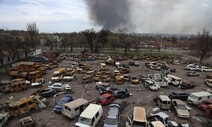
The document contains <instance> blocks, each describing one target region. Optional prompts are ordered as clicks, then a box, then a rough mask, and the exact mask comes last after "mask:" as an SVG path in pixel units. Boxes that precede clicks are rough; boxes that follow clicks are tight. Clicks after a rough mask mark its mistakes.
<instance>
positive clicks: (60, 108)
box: [54, 105, 63, 110]
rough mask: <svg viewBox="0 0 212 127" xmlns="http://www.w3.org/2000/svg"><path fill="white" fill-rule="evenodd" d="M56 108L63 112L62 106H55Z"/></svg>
mask: <svg viewBox="0 0 212 127" xmlns="http://www.w3.org/2000/svg"><path fill="white" fill-rule="evenodd" d="M54 108H55V109H57V110H62V108H63V106H62V105H55V106H54Z"/></svg>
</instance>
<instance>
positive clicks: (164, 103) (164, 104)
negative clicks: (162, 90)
mask: <svg viewBox="0 0 212 127" xmlns="http://www.w3.org/2000/svg"><path fill="white" fill-rule="evenodd" d="M155 101H156V103H157V104H158V105H159V107H160V109H165V110H169V109H170V107H171V99H170V98H169V97H168V96H166V95H158V96H157V97H156V98H155Z"/></svg>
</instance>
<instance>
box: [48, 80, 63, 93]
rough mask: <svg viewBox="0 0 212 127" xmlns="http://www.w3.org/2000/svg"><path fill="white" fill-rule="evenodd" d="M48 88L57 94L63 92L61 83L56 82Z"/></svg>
mask: <svg viewBox="0 0 212 127" xmlns="http://www.w3.org/2000/svg"><path fill="white" fill-rule="evenodd" d="M48 88H51V89H54V90H55V91H57V92H63V91H65V86H64V85H63V84H62V83H60V82H56V83H54V84H52V85H50V86H48Z"/></svg>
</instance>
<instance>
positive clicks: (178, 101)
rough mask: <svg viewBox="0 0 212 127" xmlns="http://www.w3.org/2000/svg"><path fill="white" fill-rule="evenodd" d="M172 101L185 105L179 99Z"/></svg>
mask: <svg viewBox="0 0 212 127" xmlns="http://www.w3.org/2000/svg"><path fill="white" fill-rule="evenodd" d="M172 101H176V103H177V104H185V103H184V102H183V101H181V100H180V99H173V100H172Z"/></svg>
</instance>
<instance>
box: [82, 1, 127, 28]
mask: <svg viewBox="0 0 212 127" xmlns="http://www.w3.org/2000/svg"><path fill="white" fill-rule="evenodd" d="M85 1H86V3H87V5H88V8H89V15H90V19H91V20H92V21H93V22H94V23H95V24H97V25H99V26H103V29H107V30H114V29H116V28H119V27H125V25H128V24H129V23H130V19H131V18H130V2H129V1H128V0H85Z"/></svg>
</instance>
